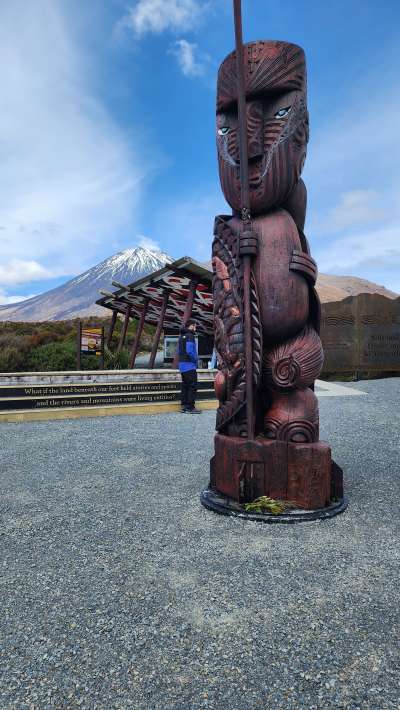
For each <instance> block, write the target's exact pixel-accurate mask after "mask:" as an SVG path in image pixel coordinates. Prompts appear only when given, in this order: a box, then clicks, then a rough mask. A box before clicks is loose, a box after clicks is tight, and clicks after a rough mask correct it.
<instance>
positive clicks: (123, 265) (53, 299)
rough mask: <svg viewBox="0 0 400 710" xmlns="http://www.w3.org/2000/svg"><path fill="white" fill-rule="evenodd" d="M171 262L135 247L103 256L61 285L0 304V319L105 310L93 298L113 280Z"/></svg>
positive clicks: (129, 279) (40, 318)
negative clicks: (11, 302) (15, 301)
mask: <svg viewBox="0 0 400 710" xmlns="http://www.w3.org/2000/svg"><path fill="white" fill-rule="evenodd" d="M170 261H172V259H171V257H170V256H168V254H165V253H164V252H161V251H158V250H154V249H147V248H145V247H136V248H135V249H125V251H121V252H119V253H118V254H114V256H111V257H109V258H108V259H105V260H104V261H102V262H100V264H97V265H96V266H93V267H92V268H91V269H88V270H87V271H85V272H84V273H83V274H80V276H76V277H75V278H73V279H71V280H70V281H67V282H66V283H65V284H62V286H58V287H57V288H54V289H52V290H51V291H46V293H43V294H41V295H39V296H35V297H34V298H29V299H27V300H26V301H22V302H21V303H13V304H12V305H11V306H0V321H15V322H19V321H24V322H26V323H27V322H29V323H30V322H37V321H51V320H68V319H70V318H76V317H77V316H80V317H83V316H89V315H99V316H104V315H105V311H104V308H102V307H101V306H97V305H96V304H95V301H96V300H97V299H98V298H99V297H100V293H99V291H100V289H105V290H110V289H112V288H113V287H112V281H119V282H121V283H123V284H126V283H132V281H136V280H137V279H140V278H141V277H142V276H146V275H147V274H149V273H151V272H152V271H156V270H158V269H161V268H162V267H163V266H165V264H166V263H168V262H170Z"/></svg>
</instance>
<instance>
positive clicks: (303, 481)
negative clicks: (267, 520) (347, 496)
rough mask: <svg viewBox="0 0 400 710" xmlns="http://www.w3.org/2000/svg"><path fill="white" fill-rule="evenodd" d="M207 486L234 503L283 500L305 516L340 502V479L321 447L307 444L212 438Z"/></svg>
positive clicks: (327, 450)
mask: <svg viewBox="0 0 400 710" xmlns="http://www.w3.org/2000/svg"><path fill="white" fill-rule="evenodd" d="M214 443H215V455H214V456H213V458H212V459H211V465H210V469H211V475H210V486H211V488H212V489H214V490H216V491H218V492H219V493H220V494H222V495H223V496H226V497H228V498H230V499H232V500H233V501H236V502H237V503H240V504H243V503H246V502H251V501H253V500H255V499H256V498H258V497H260V496H269V497H270V498H274V499H280V500H287V501H290V502H291V503H294V504H295V505H296V506H297V507H298V508H301V509H304V510H315V509H320V508H324V507H326V506H328V505H329V504H330V502H331V501H332V500H333V499H339V498H342V497H343V477H342V472H341V469H340V468H339V466H337V464H335V463H334V462H333V461H332V458H331V449H330V447H329V446H328V444H326V443H325V442H323V441H318V442H316V443H310V444H300V443H287V442H284V441H275V440H269V439H262V438H259V439H256V440H255V441H252V442H249V441H247V440H246V439H242V438H239V437H233V436H224V435H223V434H216V436H215V440H214Z"/></svg>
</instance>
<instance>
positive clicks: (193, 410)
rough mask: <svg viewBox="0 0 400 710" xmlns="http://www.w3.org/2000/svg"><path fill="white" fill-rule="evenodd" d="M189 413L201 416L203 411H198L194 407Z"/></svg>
mask: <svg viewBox="0 0 400 710" xmlns="http://www.w3.org/2000/svg"><path fill="white" fill-rule="evenodd" d="M187 413H188V414H201V409H196V407H193V409H188V410H187Z"/></svg>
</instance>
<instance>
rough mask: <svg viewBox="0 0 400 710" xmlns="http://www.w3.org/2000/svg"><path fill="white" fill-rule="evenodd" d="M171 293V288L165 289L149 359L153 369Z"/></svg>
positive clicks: (150, 367)
mask: <svg viewBox="0 0 400 710" xmlns="http://www.w3.org/2000/svg"><path fill="white" fill-rule="evenodd" d="M170 293H171V290H170V289H169V288H166V289H165V290H164V294H163V303H162V306H161V311H160V315H159V318H158V323H157V329H156V332H155V335H154V340H153V347H152V349H151V353H150V360H149V369H150V370H152V369H153V367H154V363H155V360H156V355H157V350H158V344H159V342H160V336H161V331H162V329H163V325H164V318H165V311H166V310H167V306H168V299H169V295H170Z"/></svg>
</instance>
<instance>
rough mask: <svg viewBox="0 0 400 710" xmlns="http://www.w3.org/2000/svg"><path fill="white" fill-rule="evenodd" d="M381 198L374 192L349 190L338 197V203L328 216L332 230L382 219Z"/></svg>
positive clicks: (383, 214)
mask: <svg viewBox="0 0 400 710" xmlns="http://www.w3.org/2000/svg"><path fill="white" fill-rule="evenodd" d="M380 200H381V198H380V195H379V194H378V193H377V192H376V191H375V190H349V191H348V192H343V193H342V194H341V195H340V198H339V203H338V204H337V205H336V207H334V208H333V209H332V211H331V213H330V215H329V219H330V222H331V227H332V228H333V229H344V228H346V227H349V226H352V225H362V224H368V223H370V222H376V221H377V220H380V219H382V218H384V216H385V213H384V211H383V210H382V208H381V206H380V205H379V202H380Z"/></svg>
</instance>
